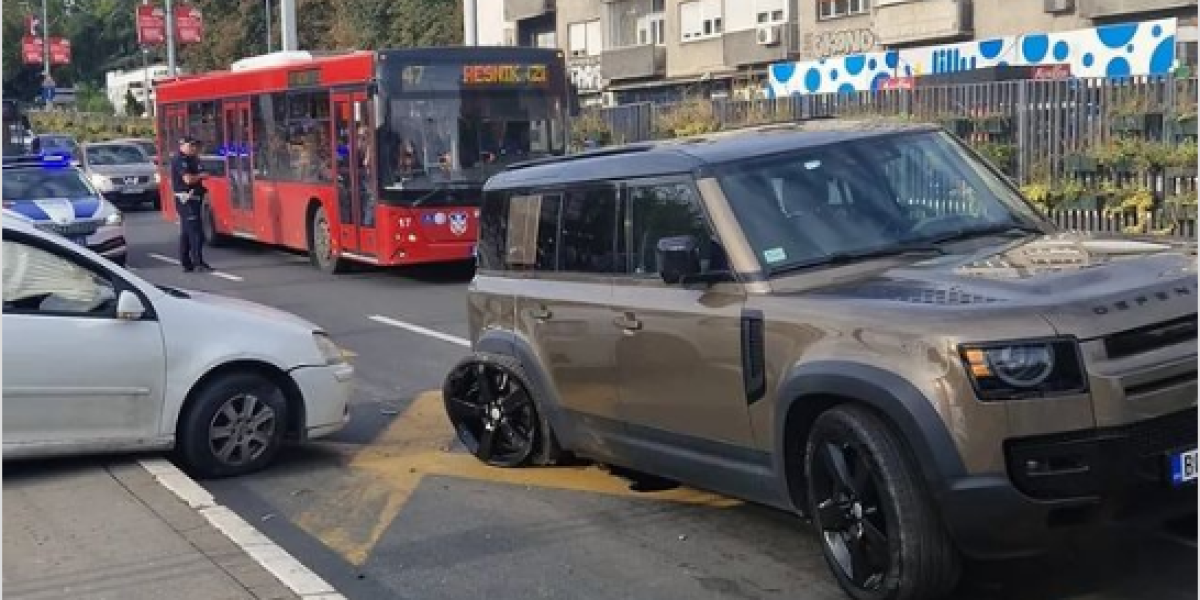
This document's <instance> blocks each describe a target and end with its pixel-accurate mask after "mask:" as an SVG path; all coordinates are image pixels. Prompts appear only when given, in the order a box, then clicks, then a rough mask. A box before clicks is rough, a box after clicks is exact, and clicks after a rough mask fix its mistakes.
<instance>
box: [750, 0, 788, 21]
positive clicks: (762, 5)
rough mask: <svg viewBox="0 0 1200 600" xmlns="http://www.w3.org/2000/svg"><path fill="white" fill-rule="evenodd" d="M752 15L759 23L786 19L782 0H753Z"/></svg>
mask: <svg viewBox="0 0 1200 600" xmlns="http://www.w3.org/2000/svg"><path fill="white" fill-rule="evenodd" d="M754 16H755V21H756V22H757V23H758V24H759V25H768V24H774V23H783V22H785V21H787V11H786V10H785V5H784V0H754Z"/></svg>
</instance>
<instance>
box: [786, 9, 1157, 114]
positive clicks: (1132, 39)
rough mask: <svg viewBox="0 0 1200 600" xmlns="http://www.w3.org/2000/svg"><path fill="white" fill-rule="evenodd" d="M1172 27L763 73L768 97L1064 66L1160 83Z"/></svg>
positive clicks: (1114, 28)
mask: <svg viewBox="0 0 1200 600" xmlns="http://www.w3.org/2000/svg"><path fill="white" fill-rule="evenodd" d="M1176 24H1177V21H1176V19H1161V20H1156V21H1146V22H1142V23H1120V24H1115V25H1106V26H1103V27H1095V28H1091V29H1080V30H1075V31H1064V32H1058V33H1030V34H1025V35H1019V36H1007V37H1000V38H992V39H986V40H975V41H970V42H961V43H957V44H947V45H942V46H929V47H925V48H909V49H903V50H889V51H885V52H872V53H867V54H853V55H850V56H842V57H837V58H825V59H820V60H812V61H804V62H789V63H777V64H774V65H771V78H770V83H769V86H770V90H769V94H770V95H772V96H776V97H778V96H788V95H792V94H824V93H834V92H853V91H867V90H874V89H879V88H880V87H881V86H884V85H886V83H885V82H886V81H887V80H888V79H891V78H893V77H919V76H921V75H928V74H931V73H950V72H956V71H967V70H971V69H979V68H985V67H994V66H1003V65H1030V66H1039V65H1064V64H1065V65H1069V66H1070V68H1071V74H1072V75H1073V76H1075V77H1128V76H1135V75H1166V74H1169V73H1170V71H1171V68H1172V66H1173V65H1174V63H1175V29H1176Z"/></svg>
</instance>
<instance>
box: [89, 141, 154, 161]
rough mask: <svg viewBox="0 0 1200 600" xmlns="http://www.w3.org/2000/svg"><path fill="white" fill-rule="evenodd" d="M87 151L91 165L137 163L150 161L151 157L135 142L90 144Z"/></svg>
mask: <svg viewBox="0 0 1200 600" xmlns="http://www.w3.org/2000/svg"><path fill="white" fill-rule="evenodd" d="M86 152H87V161H88V164H90V165H136V164H142V163H148V162H150V159H149V158H148V157H147V156H146V155H145V154H144V153H143V152H142V151H141V150H140V149H139V148H138V147H137V146H134V145H133V144H128V145H121V146H116V145H111V146H88V147H87V150H86Z"/></svg>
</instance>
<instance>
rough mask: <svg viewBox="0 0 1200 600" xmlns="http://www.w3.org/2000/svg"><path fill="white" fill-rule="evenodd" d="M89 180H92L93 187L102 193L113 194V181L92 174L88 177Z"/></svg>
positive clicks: (97, 174)
mask: <svg viewBox="0 0 1200 600" xmlns="http://www.w3.org/2000/svg"><path fill="white" fill-rule="evenodd" d="M88 179H89V180H91V182H92V185H94V186H96V187H97V188H99V189H100V191H102V192H111V191H113V189H114V188H113V182H112V179H109V178H108V177H105V176H103V175H101V174H99V173H92V174H91V175H88Z"/></svg>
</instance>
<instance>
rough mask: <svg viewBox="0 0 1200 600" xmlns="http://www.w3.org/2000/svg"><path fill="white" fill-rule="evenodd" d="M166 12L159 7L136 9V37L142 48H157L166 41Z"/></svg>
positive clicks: (142, 6)
mask: <svg viewBox="0 0 1200 600" xmlns="http://www.w3.org/2000/svg"><path fill="white" fill-rule="evenodd" d="M166 23H167V17H166V11H164V10H163V9H162V7H160V6H150V5H148V4H142V5H139V6H138V7H137V36H138V43H139V44H141V45H142V46H158V45H161V44H163V43H165V42H166V39H167V25H166Z"/></svg>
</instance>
